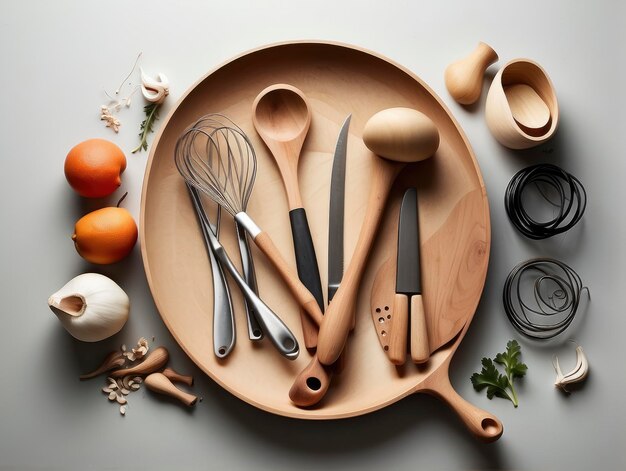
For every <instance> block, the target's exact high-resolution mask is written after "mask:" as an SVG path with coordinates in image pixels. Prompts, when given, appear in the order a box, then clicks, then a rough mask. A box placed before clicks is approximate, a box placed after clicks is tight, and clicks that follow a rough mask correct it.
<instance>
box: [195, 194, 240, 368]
mask: <svg viewBox="0 0 626 471" xmlns="http://www.w3.org/2000/svg"><path fill="white" fill-rule="evenodd" d="M187 189H188V190H189V195H190V196H191V201H192V202H193V206H194V209H195V210H196V215H197V216H198V222H199V223H200V228H201V230H202V235H203V236H204V241H205V244H206V247H207V252H208V253H209V261H210V263H211V273H212V275H213V276H212V280H213V352H214V353H215V356H216V357H218V358H225V357H226V356H228V354H229V353H230V352H231V350H232V349H233V346H234V345H235V318H234V315H233V306H232V300H231V297H230V290H229V289H228V283H227V282H226V276H225V275H224V271H223V270H222V267H221V266H220V264H219V263H218V262H217V259H216V258H215V254H214V252H213V248H212V246H211V243H210V236H209V234H211V233H212V231H213V228H212V226H211V222H210V221H209V218H208V217H207V215H206V212H205V211H204V207H203V206H202V201H201V200H200V196H199V194H198V190H196V188H194V187H193V186H191V185H189V184H187Z"/></svg>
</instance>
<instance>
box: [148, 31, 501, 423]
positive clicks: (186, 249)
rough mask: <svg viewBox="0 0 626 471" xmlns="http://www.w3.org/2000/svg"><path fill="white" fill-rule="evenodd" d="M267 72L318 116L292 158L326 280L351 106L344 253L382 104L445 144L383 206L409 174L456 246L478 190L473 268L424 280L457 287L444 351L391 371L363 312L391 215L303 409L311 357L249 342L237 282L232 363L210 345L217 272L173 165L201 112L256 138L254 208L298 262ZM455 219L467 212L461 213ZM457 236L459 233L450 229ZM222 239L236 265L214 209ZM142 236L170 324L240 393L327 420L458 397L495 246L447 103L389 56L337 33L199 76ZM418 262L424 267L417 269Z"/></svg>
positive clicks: (228, 227)
mask: <svg viewBox="0 0 626 471" xmlns="http://www.w3.org/2000/svg"><path fill="white" fill-rule="evenodd" d="M273 83H289V84H292V85H295V86H296V87H298V88H300V89H301V90H302V91H303V92H304V93H305V94H306V96H307V97H308V99H309V102H310V104H311V107H312V111H313V118H312V124H311V129H310V131H309V134H308V137H307V140H306V142H305V144H304V148H303V155H302V156H301V158H300V167H299V180H300V187H301V190H302V196H303V201H304V207H305V208H306V210H307V214H308V217H309V223H310V226H311V231H312V235H313V240H314V243H315V247H316V251H317V256H318V263H319V268H320V272H321V274H322V283H323V285H324V286H325V284H326V273H327V262H326V259H327V249H328V240H327V239H328V232H327V231H328V205H329V182H330V172H331V165H332V156H333V152H334V146H335V142H336V139H337V136H338V132H339V129H340V126H341V124H342V122H343V120H344V119H345V117H346V116H347V115H348V114H349V113H352V123H351V126H350V136H349V141H348V162H347V181H346V218H345V228H346V230H345V260H346V261H347V260H349V257H350V255H351V253H352V251H353V249H354V246H355V244H356V239H357V237H358V233H359V229H360V226H361V222H362V219H363V215H364V213H365V202H366V200H367V194H368V186H369V180H370V166H371V162H372V159H373V158H374V157H373V154H372V153H371V152H370V151H369V150H368V149H367V148H366V147H365V146H364V144H363V142H362V140H361V135H362V131H363V127H364V125H365V122H366V121H367V120H368V118H369V117H370V116H372V115H373V114H374V113H376V112H377V111H380V110H382V109H385V108H389V107H396V106H405V107H410V108H415V109H418V110H420V111H422V112H424V113H425V114H427V115H428V116H429V117H430V118H431V119H432V120H433V121H434V122H435V124H436V125H437V126H438V128H439V131H440V134H441V145H440V147H439V150H438V151H437V153H436V154H435V156H434V157H433V158H431V159H429V160H427V161H424V162H421V163H418V164H414V165H411V166H409V167H407V169H406V170H405V171H404V172H403V174H402V175H401V176H400V178H399V179H398V181H397V184H396V187H395V189H394V191H393V192H392V195H391V199H392V201H391V202H390V204H394V201H393V199H394V198H399V197H400V196H401V189H403V188H405V187H406V186H409V185H413V186H417V187H418V191H419V206H420V208H419V209H420V224H421V227H420V233H421V236H422V243H426V242H428V240H429V239H431V238H436V237H438V234H439V233H440V232H441V231H439V229H440V228H441V227H442V226H444V225H446V223H447V227H450V226H451V224H452V230H451V232H450V231H449V230H447V231H446V236H445V238H444V239H442V240H443V241H444V242H442V243H446V244H457V243H458V242H459V241H458V240H455V237H454V235H453V236H451V235H450V234H454V222H450V221H449V219H450V215H451V214H452V213H453V212H454V209H455V207H457V204H458V203H459V202H460V201H461V200H462V199H463V198H466V197H468V195H470V194H472V195H473V196H472V197H473V198H474V200H475V201H477V204H474V207H475V208H477V209H475V210H473V211H472V218H473V220H472V221H470V222H471V223H472V224H473V225H474V226H475V227H476V228H478V229H479V230H478V232H477V236H476V237H478V239H479V242H480V244H479V246H480V250H479V251H477V252H476V254H475V255H474V256H472V257H469V260H471V261H472V264H473V266H472V267H471V270H470V273H471V276H472V277H473V278H472V280H471V283H464V280H458V273H457V272H458V271H459V270H461V269H463V270H465V272H467V267H461V268H459V266H458V265H459V264H458V263H457V264H454V263H453V262H448V261H444V263H443V264H439V265H438V266H437V267H436V269H437V273H439V276H437V277H432V276H431V277H428V279H429V280H430V281H429V284H428V286H427V287H425V292H424V297H425V298H428V296H429V295H431V294H433V293H436V292H437V290H442V289H444V288H445V289H452V290H456V291H455V292H457V293H458V294H459V296H456V297H454V296H452V297H451V298H450V299H452V300H453V301H452V302H456V301H458V300H461V301H462V302H463V303H464V306H465V311H464V315H463V316H464V317H463V318H462V319H461V320H460V321H459V322H457V325H455V326H450V329H453V328H454V329H456V330H455V331H454V332H453V334H456V332H459V331H460V334H459V335H456V337H455V338H454V339H453V340H452V342H450V343H448V344H447V345H446V346H444V348H443V349H440V350H438V351H437V352H436V353H435V354H434V355H433V356H432V357H431V359H430V362H429V364H428V366H427V367H426V368H417V367H415V366H413V365H410V366H407V367H406V368H404V369H402V370H401V371H399V370H398V369H396V367H394V366H393V365H391V363H389V361H388V360H387V358H386V356H385V354H384V352H383V350H382V349H381V347H380V345H379V342H378V340H377V334H376V331H375V330H374V328H373V326H372V322H371V319H370V314H369V302H370V292H371V288H372V283H373V279H374V276H375V274H376V272H377V270H378V268H379V267H380V265H381V264H382V263H383V262H384V261H385V260H386V259H387V258H389V244H388V243H383V242H385V237H387V238H394V237H396V235H395V234H393V233H392V232H393V231H386V230H385V227H386V226H388V227H395V226H394V225H393V224H391V223H392V221H391V220H390V219H389V216H387V217H386V219H385V221H383V224H381V227H380V233H379V237H378V242H377V243H375V247H374V249H373V251H372V253H371V257H370V262H369V264H368V266H367V272H366V274H365V276H364V278H363V283H362V286H361V290H360V294H359V300H358V308H357V321H356V327H355V329H354V331H353V333H352V335H351V336H350V339H349V345H348V348H347V351H346V358H345V360H346V361H345V369H344V371H343V372H342V374H341V375H337V376H336V377H335V378H333V384H332V386H331V390H330V391H329V392H328V394H327V396H326V397H325V398H324V400H323V401H322V402H321V403H320V404H318V405H317V406H316V407H315V408H311V409H301V408H298V407H296V406H294V405H293V404H292V403H291V401H290V400H289V397H288V391H289V388H290V387H291V384H292V383H293V381H294V378H295V377H296V375H297V374H298V373H299V372H300V370H302V369H303V368H304V367H305V366H306V365H307V364H308V362H309V361H310V358H311V357H310V356H309V354H308V353H307V352H306V351H303V352H302V353H301V354H300V357H299V358H298V359H297V360H296V361H294V362H290V361H288V360H286V359H284V358H283V357H281V356H280V355H279V354H278V353H277V352H276V351H275V349H274V348H273V347H272V346H271V344H270V343H269V341H268V340H264V341H262V342H261V343H260V344H253V343H251V342H250V341H249V340H248V339H247V333H246V323H245V315H244V310H243V303H242V299H241V297H240V296H239V292H238V290H237V288H235V285H234V283H231V291H232V292H233V297H234V303H235V313H236V324H237V326H236V330H237V343H236V346H235V348H234V350H233V352H232V353H231V355H230V356H229V357H228V358H227V359H226V360H224V361H220V360H218V359H217V358H216V357H215V356H214V354H213V350H212V344H211V339H212V332H211V325H212V312H211V310H212V293H211V272H210V268H209V263H208V258H207V253H206V248H205V246H204V243H203V239H202V237H201V233H200V230H199V227H198V224H197V221H196V216H195V214H194V212H193V208H192V205H191V203H190V200H189V195H188V194H187V191H186V188H185V186H184V183H183V180H182V178H181V177H180V176H179V174H178V172H177V170H176V167H175V165H174V146H175V143H176V139H177V138H178V136H179V135H180V134H181V133H182V131H183V130H184V129H185V128H186V127H187V126H189V125H190V124H191V123H192V122H194V121H195V120H196V119H197V118H199V117H200V116H202V115H204V114H206V113H223V114H225V115H227V116H229V117H230V118H231V119H233V120H234V121H235V122H236V123H237V124H238V125H239V126H241V127H242V128H243V129H244V131H245V132H246V133H247V134H248V136H249V137H250V138H251V140H252V142H253V145H254V147H255V149H256V153H257V157H258V175H257V179H256V183H255V186H254V191H253V194H252V198H251V200H250V204H249V206H248V213H249V214H250V215H252V217H253V218H254V219H255V221H256V222H257V224H258V225H259V226H260V227H261V228H263V229H264V230H265V231H267V232H268V233H269V234H270V236H271V237H272V238H273V240H274V242H275V243H276V245H277V246H278V247H279V248H280V249H281V251H282V254H283V256H284V257H285V258H286V259H287V260H289V261H291V262H292V263H293V267H294V272H295V260H294V255H293V248H292V241H291V231H290V227H289V216H288V209H287V201H286V196H285V193H284V189H283V185H282V181H281V179H280V176H279V173H278V169H277V167H276V165H275V163H274V161H273V160H272V158H271V156H270V155H269V152H268V150H267V149H266V147H265V146H264V144H263V142H262V141H261V139H260V138H259V136H258V135H257V134H256V132H255V130H254V127H253V124H252V117H251V111H252V103H253V101H254V98H255V97H256V95H257V94H258V93H259V92H260V91H261V90H263V89H264V88H265V87H267V86H268V85H271V84H273ZM466 200H467V198H466ZM396 217H397V216H396ZM462 219H464V220H465V222H464V223H467V221H466V220H467V218H462ZM473 233H474V234H476V230H474V232H473ZM461 237H463V234H462V233H459V234H458V235H457V236H456V238H457V239H459V238H461ZM220 239H221V241H222V243H223V244H224V246H225V247H226V249H227V251H228V253H229V254H230V256H231V258H232V259H233V260H235V261H236V262H238V252H237V250H236V242H235V237H234V232H233V227H232V220H231V218H230V217H229V216H228V215H224V216H223V218H222V234H221V236H220ZM141 242H142V255H143V260H144V265H145V270H146V275H147V278H148V282H149V284H150V289H151V291H152V295H153V297H154V300H155V302H156V305H157V308H158V310H159V312H160V314H161V316H162V317H163V320H164V321H165V324H166V325H167V327H168V328H169V330H170V331H171V333H172V334H173V335H174V337H175V338H176V340H177V341H178V343H179V344H180V346H181V347H182V348H183V349H184V350H185V352H186V353H187V354H188V355H189V357H191V359H192V360H193V361H194V362H195V363H196V364H197V365H198V366H199V367H200V368H201V369H202V370H203V371H205V372H206V373H207V374H208V375H209V376H210V377H211V378H212V379H214V380H215V381H216V382H218V383H219V384H220V385H221V386H223V387H224V388H226V389H227V390H228V391H230V392H231V393H232V394H235V395H236V396H237V397H239V398H241V399H243V400H245V401H246V402H248V403H250V404H252V405H254V406H256V407H259V408H261V409H264V410H266V411H269V412H272V413H275V414H280V415H285V416H290V417H299V418H308V419H331V418H340V417H349V416H355V415H359V414H364V413H367V412H370V411H373V410H376V409H379V408H382V407H384V406H386V405H388V404H391V403H393V402H395V401H398V400H399V399H401V398H402V397H405V396H406V395H408V394H411V393H413V392H417V391H420V390H423V391H426V392H430V393H434V394H437V395H439V396H441V397H443V398H444V399H445V400H446V401H448V402H452V403H453V402H454V401H456V400H457V399H456V398H455V397H453V396H454V394H456V393H454V391H453V390H452V389H451V388H449V382H448V379H447V378H448V365H449V362H450V359H451V357H452V355H453V353H454V351H455V350H456V348H457V346H458V343H459V342H460V340H461V339H462V337H463V335H465V332H466V330H467V327H468V326H469V322H470V320H471V318H472V316H473V315H474V311H475V309H476V306H477V305H478V301H479V299H480V295H481V292H482V288H483V284H484V280H485V276H486V271H487V262H488V254H489V246H490V228H489V210H488V206H487V198H486V194H485V191H484V184H483V181H482V177H481V175H480V171H479V169H478V165H477V162H476V159H475V157H474V155H473V153H472V150H471V148H470V145H469V143H468V141H467V139H466V138H465V136H464V134H463V132H462V131H461V129H460V128H459V126H458V124H457V123H456V121H455V120H454V118H453V117H452V116H451V114H450V112H449V111H448V110H447V109H446V107H445V106H444V105H443V103H442V102H441V100H440V99H439V98H438V97H437V96H436V95H435V94H434V93H433V92H432V90H430V88H428V86H426V85H425V84H424V83H423V82H422V81H421V80H420V79H419V78H418V77H416V76H415V75H414V74H412V73H411V72H409V71H408V70H406V69H404V68H402V67H401V66H399V65H397V64H394V63H393V62H391V61H389V60H388V59H386V58H384V57H381V56H378V55H376V54H373V53H371V52H369V51H364V50H360V49H357V48H353V47H349V46H345V45H340V44H334V43H311V42H302V43H288V44H279V45H272V46H269V47H265V48H262V49H258V50H254V51H252V52H248V53H246V54H243V55H241V56H239V57H237V58H235V59H233V60H231V61H229V62H227V63H226V64H224V65H222V66H220V67H219V68H217V69H216V70H214V71H213V72H210V73H209V74H207V75H206V76H205V77H203V78H202V79H201V80H199V81H198V82H197V83H196V84H195V85H193V86H192V87H191V88H190V89H189V90H188V91H187V92H186V93H185V95H183V97H182V98H181V99H180V101H179V102H178V104H177V105H176V107H175V108H174V110H173V111H172V112H171V113H170V115H169V117H168V118H167V119H166V120H165V122H164V124H163V125H162V127H161V131H160V132H159V134H158V135H157V136H156V138H155V141H154V144H153V146H152V150H151V152H150V157H149V161H148V166H147V170H146V175H145V180H144V186H143V194H142V204H141ZM253 256H254V260H255V264H256V270H257V278H258V284H259V290H260V294H261V297H262V298H263V300H264V301H265V302H266V303H267V304H268V305H269V306H270V307H271V308H272V309H273V310H274V311H275V312H276V313H278V314H279V315H280V316H281V317H282V319H283V320H284V321H285V322H286V323H287V325H289V326H290V328H291V329H292V330H293V331H294V333H296V334H297V336H298V339H299V341H300V343H301V345H303V342H302V334H301V329H300V321H299V309H298V306H297V305H296V303H295V301H294V300H293V298H292V297H291V296H290V294H289V292H288V291H287V289H286V288H285V287H284V285H283V283H282V282H281V280H280V279H279V277H278V276H277V275H276V274H275V273H274V271H273V269H272V268H271V266H270V265H269V263H268V262H267V260H265V259H264V257H263V254H261V253H260V252H259V251H258V250H256V248H254V247H253ZM449 258H450V257H448V259H449ZM346 263H347V262H346ZM446 263H449V264H450V266H446V265H445V264H446ZM423 270H429V268H428V267H426V266H425V267H423ZM450 280H453V282H452V283H451V282H450ZM455 280H456V281H455ZM303 350H304V349H303ZM438 385H439V386H438ZM453 406H454V404H453ZM454 407H456V406H454ZM456 409H457V411H458V412H459V413H460V414H464V413H465V412H463V411H462V410H459V407H456ZM481 420H482V419H481ZM496 420H497V419H496ZM483 428H484V426H483Z"/></svg>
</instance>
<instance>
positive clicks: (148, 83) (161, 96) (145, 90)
mask: <svg viewBox="0 0 626 471" xmlns="http://www.w3.org/2000/svg"><path fill="white" fill-rule="evenodd" d="M140 70H141V94H142V95H143V97H144V98H145V99H146V100H147V101H149V102H151V103H158V104H161V103H163V101H164V100H165V97H166V96H167V95H169V93H170V88H169V87H170V84H169V81H168V80H167V77H166V76H165V74H162V73H159V74H158V75H157V79H156V80H155V79H153V78H151V77H148V76H147V75H146V74H145V72H144V71H143V69H140Z"/></svg>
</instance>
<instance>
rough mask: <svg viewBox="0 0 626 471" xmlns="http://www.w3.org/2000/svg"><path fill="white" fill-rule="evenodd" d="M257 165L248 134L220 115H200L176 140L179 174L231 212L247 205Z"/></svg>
mask: <svg viewBox="0 0 626 471" xmlns="http://www.w3.org/2000/svg"><path fill="white" fill-rule="evenodd" d="M256 165H257V159H256V154H255V153H254V148H253V147H252V144H251V142H250V140H249V139H248V136H246V134H245V133H244V132H243V130H242V129H241V128H240V127H239V126H237V125H236V124H235V123H234V122H233V121H231V120H230V119H229V118H227V117H226V116H223V115H219V114H211V115H206V116H203V117H202V118H200V119H199V120H198V121H196V122H195V123H194V124H193V125H192V126H191V127H190V128H188V129H187V130H186V131H185V132H184V133H183V135H182V136H181V137H180V139H179V140H178V142H177V144H176V166H177V167H178V171H179V172H180V173H181V175H183V177H184V178H185V179H186V180H188V181H189V182H190V183H191V184H192V185H193V186H195V187H196V188H198V189H199V190H201V191H203V192H204V193H206V194H208V195H209V196H210V197H211V199H212V200H214V201H215V202H216V203H217V204H219V205H220V206H222V207H223V208H224V209H226V210H227V211H228V212H229V213H230V214H232V215H233V216H235V214H237V213H239V212H242V211H245V210H246V208H247V207H248V201H249V200H250V196H251V194H252V188H253V186H254V180H255V178H256Z"/></svg>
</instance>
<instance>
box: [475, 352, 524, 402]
mask: <svg viewBox="0 0 626 471" xmlns="http://www.w3.org/2000/svg"><path fill="white" fill-rule="evenodd" d="M521 353H522V348H521V347H520V345H519V343H517V341H516V340H510V341H509V342H508V343H507V344H506V352H503V353H498V354H497V355H496V357H495V358H494V359H493V361H492V360H491V358H483V359H482V362H481V363H482V366H483V368H482V370H481V372H480V373H474V374H473V375H472V377H471V378H470V379H471V381H472V385H473V386H474V389H475V390H476V391H482V390H483V389H485V388H487V397H488V398H489V399H492V398H493V396H497V397H501V398H503V399H508V400H509V401H511V402H512V403H513V406H515V407H517V406H518V405H519V401H518V399H517V393H516V392H515V388H514V387H513V381H514V380H515V379H516V378H521V377H523V376H524V375H525V374H526V371H527V370H528V367H527V366H526V365H525V364H524V363H522V362H521V361H520V356H521ZM494 362H495V363H497V364H499V365H502V366H504V372H505V374H501V373H500V371H499V370H498V369H497V368H496V365H494Z"/></svg>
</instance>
